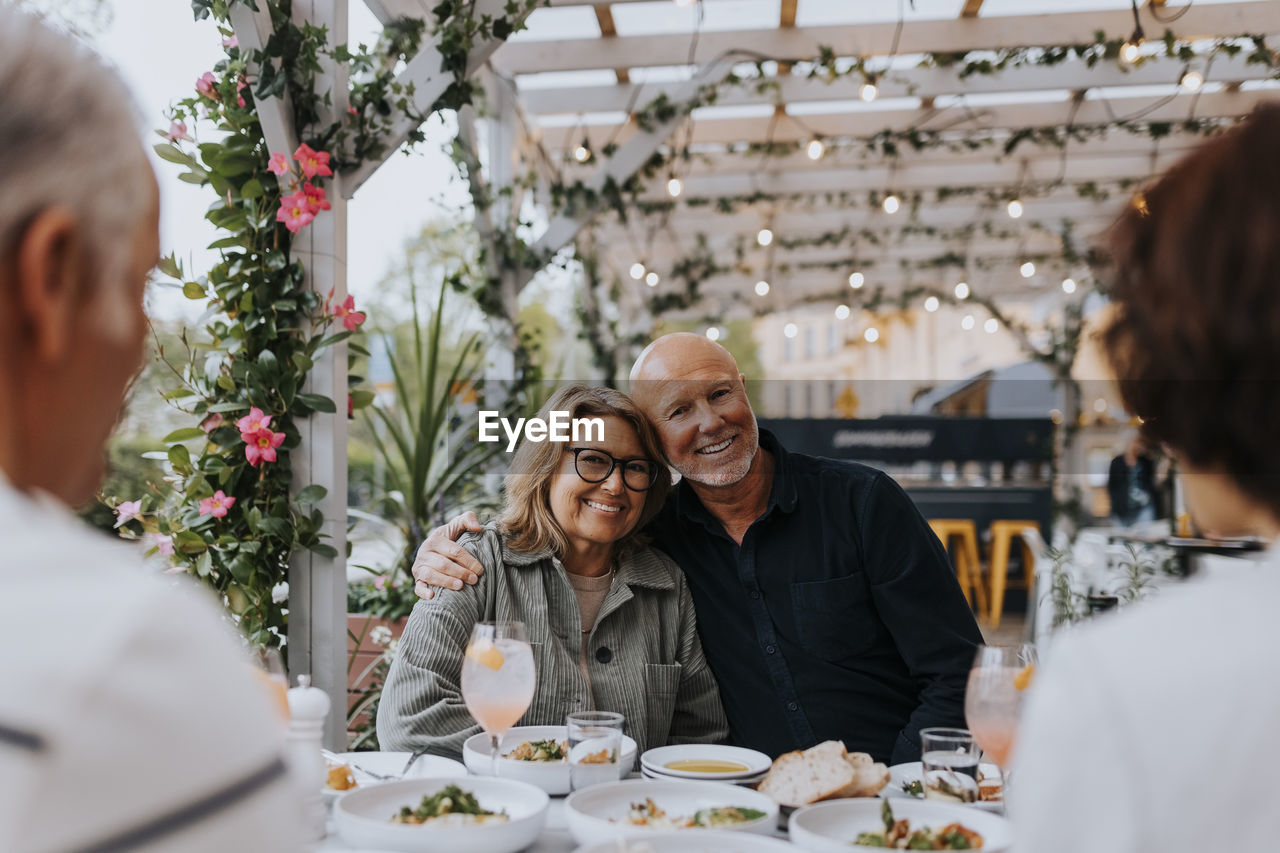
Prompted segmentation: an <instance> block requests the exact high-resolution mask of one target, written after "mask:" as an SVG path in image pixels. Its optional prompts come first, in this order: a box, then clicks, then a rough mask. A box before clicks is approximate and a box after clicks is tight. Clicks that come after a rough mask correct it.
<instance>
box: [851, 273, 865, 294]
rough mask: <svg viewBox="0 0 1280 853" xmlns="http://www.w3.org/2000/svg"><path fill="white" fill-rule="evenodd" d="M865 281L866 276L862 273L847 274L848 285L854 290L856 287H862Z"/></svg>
mask: <svg viewBox="0 0 1280 853" xmlns="http://www.w3.org/2000/svg"><path fill="white" fill-rule="evenodd" d="M866 283H867V277H866V276H864V275H863V274H862V273H860V272H855V273H850V274H849V286H850V287H852V288H853V289H854V290H857V289H858V288H860V287H862V285H864V284H866Z"/></svg>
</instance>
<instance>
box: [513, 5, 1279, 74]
mask: <svg viewBox="0 0 1280 853" xmlns="http://www.w3.org/2000/svg"><path fill="white" fill-rule="evenodd" d="M1147 23H1148V25H1149V27H1150V30H1151V32H1152V33H1153V34H1154V33H1157V32H1162V31H1163V30H1164V28H1165V25H1163V24H1158V23H1156V22H1155V21H1154V20H1153V19H1151V18H1147ZM1168 26H1169V28H1170V29H1172V30H1173V32H1174V33H1175V34H1176V35H1177V36H1178V37H1180V38H1202V37H1206V38H1207V37H1215V36H1236V35H1240V34H1241V33H1263V34H1270V33H1274V32H1277V31H1280V4H1276V3H1274V2H1247V3H1222V4H1216V5H1207V6H1202V5H1200V4H1197V5H1195V6H1194V7H1192V8H1190V9H1188V10H1187V13H1186V14H1185V15H1183V16H1182V17H1181V18H1180V19H1179V20H1178V21H1177V22H1176V23H1173V24H1169V25H1168ZM896 28H897V22H896V21H887V22H883V23H875V24H855V25H851V26H835V27H798V28H794V29H787V30H778V29H765V30H728V31H721V32H704V33H702V35H701V36H700V38H699V42H698V56H699V58H701V59H704V60H705V59H706V58H709V57H718V56H721V55H723V54H725V53H727V52H730V51H747V52H754V53H757V54H760V55H763V56H767V57H774V58H777V59H783V60H791V61H796V60H804V59H808V58H811V57H814V56H817V55H818V53H819V50H820V48H821V47H822V46H824V45H835V46H837V48H838V52H839V53H840V54H841V55H844V56H883V55H886V54H887V53H888V52H889V50H890V47H891V46H892V45H894V44H896V45H897V49H898V53H899V54H900V55H903V54H915V53H931V52H938V51H945V52H949V53H950V52H959V51H968V50H993V49H997V48H1016V47H1028V46H1037V45H1063V44H1092V43H1093V41H1094V34H1095V33H1096V32H1097V31H1099V30H1102V31H1103V32H1105V33H1108V34H1110V35H1112V36H1119V35H1127V34H1128V33H1130V32H1131V31H1132V30H1133V15H1132V13H1131V12H1130V11H1129V10H1128V9H1127V8H1126V9H1116V10H1105V11H1103V10H1099V11H1090V12H1065V13H1056V14H1046V15H1005V16H999V17H978V18H960V19H944V20H936V21H909V22H907V23H906V24H905V25H904V26H903V28H902V34H901V38H900V39H898V40H896V41H895V39H894V31H895V30H896ZM688 53H689V44H688V39H685V38H673V37H672V35H671V34H670V33H663V34H660V35H646V36H622V37H619V38H617V39H612V40H610V41H608V42H603V41H601V40H600V39H598V38H584V39H559V40H554V41H517V42H511V43H509V44H506V45H504V46H503V47H502V49H501V50H500V51H499V52H498V54H497V55H496V56H495V57H494V62H495V63H496V64H497V66H498V67H499V68H501V69H502V70H503V71H505V72H507V73H509V74H531V73H536V72H545V71H587V70H593V69H602V68H603V69H617V68H642V67H653V66H681V65H686V64H687V63H688V62H689V55H688Z"/></svg>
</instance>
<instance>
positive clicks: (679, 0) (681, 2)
mask: <svg viewBox="0 0 1280 853" xmlns="http://www.w3.org/2000/svg"><path fill="white" fill-rule="evenodd" d="M676 5H677V6H679V7H680V8H681V9H683V8H684V7H686V6H692V5H693V0H676Z"/></svg>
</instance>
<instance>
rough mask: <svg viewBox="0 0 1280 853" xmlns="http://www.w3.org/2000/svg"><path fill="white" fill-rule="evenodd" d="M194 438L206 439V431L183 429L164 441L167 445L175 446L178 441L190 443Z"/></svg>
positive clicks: (176, 430)
mask: <svg viewBox="0 0 1280 853" xmlns="http://www.w3.org/2000/svg"><path fill="white" fill-rule="evenodd" d="M193 438H204V430H202V429H200V427H184V428H183V429H175V430H174V431H173V432H171V433H169V434H168V435H166V436H165V437H164V438H163V439H162V441H164V443H165V444H173V443H174V442H177V441H190V440H191V439H193Z"/></svg>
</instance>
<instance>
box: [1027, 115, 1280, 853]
mask: <svg viewBox="0 0 1280 853" xmlns="http://www.w3.org/2000/svg"><path fill="white" fill-rule="evenodd" d="M1277 151H1280V106H1277V105H1274V104H1273V105H1268V106H1263V107H1259V108H1258V109H1257V110H1255V111H1254V113H1253V114H1252V115H1251V116H1250V117H1249V118H1247V119H1245V120H1244V121H1243V122H1242V123H1240V124H1239V125H1237V126H1236V127H1234V128H1232V129H1231V130H1228V131H1226V132H1225V133H1223V134H1222V135H1220V136H1218V137H1216V138H1214V139H1212V140H1211V141H1209V142H1207V143H1205V144H1203V145H1202V146H1201V147H1200V148H1198V149H1196V150H1195V151H1194V152H1192V153H1191V154H1190V155H1188V156H1187V157H1186V158H1185V159H1183V160H1182V161H1181V162H1179V163H1178V164H1177V165H1175V166H1174V167H1173V168H1171V169H1170V170H1169V171H1168V172H1167V173H1166V174H1165V175H1164V177H1163V178H1162V179H1161V180H1160V181H1159V182H1158V183H1156V184H1155V186H1153V187H1151V188H1150V189H1149V190H1147V191H1146V193H1145V198H1146V205H1145V206H1143V209H1142V210H1139V209H1138V207H1136V206H1135V207H1129V208H1127V209H1126V210H1125V212H1124V213H1123V214H1122V215H1121V216H1120V218H1119V220H1118V222H1117V223H1116V225H1115V227H1114V229H1113V231H1112V235H1111V243H1112V256H1113V260H1114V264H1115V274H1114V280H1113V282H1112V284H1111V286H1110V293H1111V297H1112V299H1113V300H1114V303H1115V304H1114V306H1113V307H1114V314H1113V315H1112V317H1111V319H1110V322H1109V325H1108V326H1107V327H1106V328H1105V329H1104V331H1103V333H1102V340H1103V343H1104V346H1105V348H1106V351H1107V354H1108V356H1109V358H1110V360H1111V362H1112V364H1113V366H1114V368H1115V371H1116V375H1117V377H1118V379H1119V382H1120V391H1121V394H1122V397H1123V399H1124V402H1125V404H1126V406H1127V407H1128V408H1129V410H1130V411H1131V412H1132V413H1134V414H1135V415H1137V416H1139V417H1141V418H1142V419H1143V422H1144V427H1143V429H1144V432H1145V433H1146V436H1147V437H1148V438H1149V439H1151V440H1154V441H1158V442H1160V443H1162V444H1163V445H1164V446H1165V447H1167V448H1169V450H1170V452H1171V453H1172V454H1173V456H1174V459H1175V462H1176V464H1177V465H1178V469H1179V471H1180V472H1181V473H1182V476H1183V482H1184V484H1185V494H1186V501H1187V506H1188V509H1189V511H1190V513H1191V517H1192V521H1193V522H1194V523H1195V524H1196V526H1197V527H1198V528H1199V529H1201V530H1203V531H1206V532H1210V531H1211V532H1213V533H1215V534H1217V535H1221V536H1257V537H1261V538H1262V539H1264V540H1266V541H1268V542H1269V543H1271V548H1270V550H1269V551H1268V552H1267V553H1266V555H1265V556H1264V558H1263V559H1262V560H1261V561H1260V562H1259V563H1257V564H1251V563H1249V562H1245V561H1240V562H1239V563H1238V564H1237V565H1235V566H1223V567H1221V568H1220V569H1219V570H1218V571H1217V572H1215V573H1214V574H1212V575H1210V576H1208V577H1203V578H1192V579H1191V580H1189V581H1188V582H1187V583H1186V584H1185V585H1183V586H1181V587H1178V588H1167V589H1164V590H1162V591H1161V592H1160V594H1159V596H1157V597H1155V598H1153V599H1152V600H1150V601H1148V602H1144V603H1142V604H1139V605H1136V606H1135V607H1133V608H1132V609H1130V610H1128V611H1125V612H1124V613H1123V614H1119V615H1116V616H1113V617H1108V618H1105V619H1099V620H1098V622H1097V623H1095V624H1092V625H1088V626H1086V627H1082V628H1080V629H1078V630H1076V631H1073V632H1072V634H1070V635H1068V636H1066V637H1063V638H1062V639H1061V640H1059V641H1058V642H1057V643H1056V644H1054V645H1053V646H1052V647H1051V649H1050V652H1051V654H1050V656H1049V657H1048V660H1047V665H1046V666H1045V668H1044V671H1043V673H1042V675H1041V676H1040V677H1039V679H1038V683H1036V684H1034V685H1033V686H1032V690H1033V691H1034V692H1033V694H1032V695H1031V696H1029V697H1028V705H1027V709H1026V716H1025V718H1024V720H1023V726H1022V731H1021V732H1020V737H1019V745H1018V748H1017V752H1016V755H1015V765H1014V773H1013V776H1012V778H1013V780H1014V781H1013V785H1012V787H1011V789H1010V798H1011V801H1010V804H1009V813H1010V814H1011V815H1012V816H1013V818H1014V819H1015V820H1016V822H1017V829H1018V844H1019V849H1021V850H1028V851H1035V853H1059V851H1061V853H1067V851H1073V853H1074V851H1082V850H1088V851H1090V853H1112V851H1114V853H1121V851H1124V853H1131V851H1135V850H1161V851H1197V853H1198V851H1205V850H1270V849H1274V848H1275V846H1276V817H1275V809H1274V800H1275V769H1276V767H1277V766H1280V679H1277V678H1276V674H1277V673H1280V644H1277V643H1276V641H1275V629H1274V621H1275V611H1276V608H1277V607H1278V606H1280V549H1277V547H1276V545H1275V543H1276V540H1277V536H1278V535H1280V446H1277V444H1276V436H1277V434H1280V286H1277V284H1278V283H1280V239H1277V235H1280V158H1278V157H1277V156H1276V152H1277Z"/></svg>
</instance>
